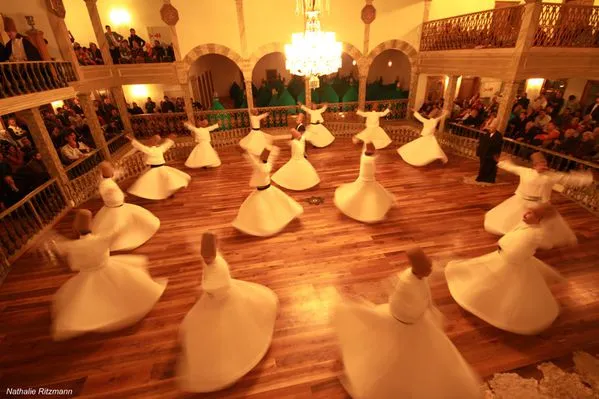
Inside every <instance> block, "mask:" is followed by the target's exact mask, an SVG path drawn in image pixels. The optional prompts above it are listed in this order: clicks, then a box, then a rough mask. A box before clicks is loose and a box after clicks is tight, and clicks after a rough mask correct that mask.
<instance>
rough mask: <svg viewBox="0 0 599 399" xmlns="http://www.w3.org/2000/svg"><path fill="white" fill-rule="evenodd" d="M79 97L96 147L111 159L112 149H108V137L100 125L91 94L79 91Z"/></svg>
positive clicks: (105, 156) (106, 157)
mask: <svg viewBox="0 0 599 399" xmlns="http://www.w3.org/2000/svg"><path fill="white" fill-rule="evenodd" d="M77 98H78V99H79V104H81V108H82V109H83V113H84V114H85V119H87V125H88V126H89V130H90V131H91V134H92V138H93V140H94V144H96V148H97V149H99V150H100V152H101V153H102V155H103V157H104V159H106V160H110V158H111V157H110V150H109V149H108V144H107V143H106V138H105V137H104V131H103V130H102V127H101V126H100V121H99V120H98V115H96V110H95V109H94V104H93V102H92V99H91V94H90V93H78V94H77Z"/></svg>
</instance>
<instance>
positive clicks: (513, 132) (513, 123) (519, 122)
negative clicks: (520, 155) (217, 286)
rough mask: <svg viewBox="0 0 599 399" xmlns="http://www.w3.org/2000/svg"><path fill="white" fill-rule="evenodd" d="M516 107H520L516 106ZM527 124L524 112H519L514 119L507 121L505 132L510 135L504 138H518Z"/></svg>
mask: <svg viewBox="0 0 599 399" xmlns="http://www.w3.org/2000/svg"><path fill="white" fill-rule="evenodd" d="M518 107H520V105H518ZM527 122H528V119H527V118H526V112H525V111H520V112H519V113H518V115H517V116H516V117H515V118H512V119H511V120H510V121H509V123H508V128H507V131H508V132H510V133H509V134H507V135H506V136H508V137H511V138H515V137H518V136H520V135H521V134H522V133H523V132H524V129H525V127H526V123H527Z"/></svg>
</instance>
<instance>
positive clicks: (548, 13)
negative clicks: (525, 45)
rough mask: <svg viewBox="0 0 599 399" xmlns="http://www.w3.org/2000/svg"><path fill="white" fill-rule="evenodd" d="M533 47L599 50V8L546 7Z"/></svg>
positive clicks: (542, 12) (568, 5) (567, 5)
mask: <svg viewBox="0 0 599 399" xmlns="http://www.w3.org/2000/svg"><path fill="white" fill-rule="evenodd" d="M533 46H537V47H599V7H593V6H581V5H570V4H543V6H542V10H541V16H540V18H539V27H538V28H537V31H536V33H535V38H534V41H533Z"/></svg>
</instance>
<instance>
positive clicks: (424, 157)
mask: <svg viewBox="0 0 599 399" xmlns="http://www.w3.org/2000/svg"><path fill="white" fill-rule="evenodd" d="M397 153H398V154H399V155H400V156H401V157H402V158H403V160H404V161H406V162H407V163H409V164H410V165H412V166H424V165H428V164H429V163H431V162H434V161H436V160H437V159H440V160H441V161H442V162H443V163H447V155H445V153H444V152H443V150H442V149H441V146H440V145H439V143H438V142H437V139H436V138H435V136H434V135H430V136H422V137H419V138H417V139H416V140H413V141H410V142H409V143H407V144H404V145H402V146H401V147H399V148H398V149H397Z"/></svg>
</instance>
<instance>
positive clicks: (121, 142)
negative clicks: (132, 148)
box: [106, 133, 129, 155]
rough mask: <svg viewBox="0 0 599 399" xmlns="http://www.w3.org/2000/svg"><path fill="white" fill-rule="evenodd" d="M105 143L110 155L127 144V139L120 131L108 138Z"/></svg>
mask: <svg viewBox="0 0 599 399" xmlns="http://www.w3.org/2000/svg"><path fill="white" fill-rule="evenodd" d="M106 144H107V145H108V151H110V154H111V155H112V154H114V153H116V152H117V151H119V150H120V149H121V148H123V147H125V146H126V145H127V144H129V140H127V138H126V137H125V133H121V134H119V135H118V136H116V137H113V138H111V139H110V140H108V142H107V143H106Z"/></svg>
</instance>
